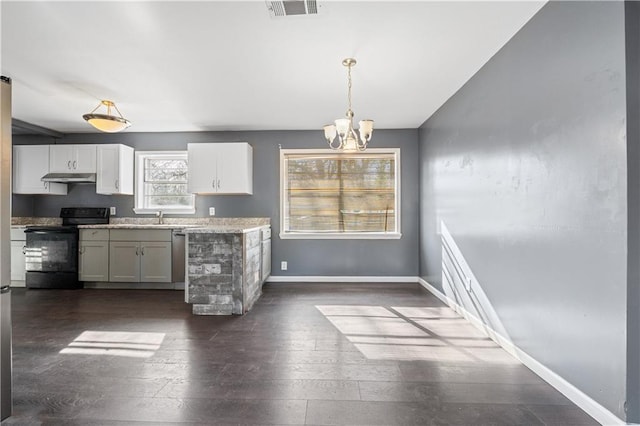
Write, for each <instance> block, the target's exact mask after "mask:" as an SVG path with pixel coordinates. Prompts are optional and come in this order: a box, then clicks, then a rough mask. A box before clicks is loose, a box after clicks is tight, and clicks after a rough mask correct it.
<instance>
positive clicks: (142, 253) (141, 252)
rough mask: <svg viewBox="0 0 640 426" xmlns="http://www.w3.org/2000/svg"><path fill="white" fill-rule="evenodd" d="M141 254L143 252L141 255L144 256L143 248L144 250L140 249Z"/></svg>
mask: <svg viewBox="0 0 640 426" xmlns="http://www.w3.org/2000/svg"><path fill="white" fill-rule="evenodd" d="M140 252H141V253H142V255H143V256H144V247H142V248H141V249H140Z"/></svg>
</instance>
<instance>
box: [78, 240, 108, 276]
mask: <svg viewBox="0 0 640 426" xmlns="http://www.w3.org/2000/svg"><path fill="white" fill-rule="evenodd" d="M78 247H79V248H78V279H79V280H80V281H109V243H108V242H107V241H90V240H89V241H82V240H81V241H80V243H79V246H78Z"/></svg>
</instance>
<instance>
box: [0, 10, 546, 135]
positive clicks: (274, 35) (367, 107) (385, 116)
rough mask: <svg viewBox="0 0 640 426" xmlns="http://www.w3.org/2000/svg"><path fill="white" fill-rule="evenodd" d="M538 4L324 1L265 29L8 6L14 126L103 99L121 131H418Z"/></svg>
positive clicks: (256, 24) (194, 15) (212, 16)
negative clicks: (342, 126)
mask: <svg viewBox="0 0 640 426" xmlns="http://www.w3.org/2000/svg"><path fill="white" fill-rule="evenodd" d="M543 4H544V1H535V2H526V1H497V2H485V1H471V2H461V1H441V2H434V1H411V2H398V1H393V2H381V1H373V2H370V1H356V2H343V1H320V2H319V5H320V9H319V10H320V11H319V14H318V15H316V16H290V17H284V18H271V16H270V15H269V13H268V10H267V6H266V2H264V1H227V2H222V1H198V2H182V1H146V2H125V1H121V2H114V1H109V2H90V1H84V2H80V1H72V2H60V1H49V2H30V1H6V0H3V1H1V2H0V8H1V9H0V19H1V28H2V30H1V31H2V32H1V37H2V38H1V43H2V44H1V46H2V51H1V56H0V60H1V62H0V66H1V72H2V75H6V76H8V77H11V78H12V79H13V117H14V118H17V119H19V120H22V121H26V122H28V123H32V124H36V125H39V126H43V127H47V128H50V129H53V130H57V131H59V132H64V133H67V132H91V131H94V130H93V129H92V128H91V127H90V126H89V125H88V124H87V123H85V122H84V121H83V120H82V114H84V113H87V112H89V111H91V110H92V109H93V108H94V107H95V106H97V105H98V103H99V100H100V99H110V100H113V101H115V102H116V105H117V106H118V107H119V109H120V111H121V112H122V113H123V115H124V116H125V117H126V118H127V119H129V120H130V121H132V122H133V125H132V126H131V127H130V128H129V129H128V130H126V131H127V132H169V131H204V130H293V129H296V130H305V129H320V128H321V127H322V125H324V124H327V123H329V122H331V121H333V120H334V119H336V118H340V117H341V116H342V115H343V114H344V112H345V111H346V108H347V99H346V93H347V73H346V68H345V67H343V66H342V64H341V62H342V59H344V58H347V57H354V58H356V59H357V61H358V64H357V65H356V66H355V67H354V68H353V72H352V74H353V110H354V112H355V119H356V121H358V120H360V119H364V118H370V119H373V120H375V127H376V128H378V129H380V128H386V129H394V128H417V127H419V126H420V125H421V124H422V123H423V122H424V121H425V120H426V119H427V118H428V117H429V116H430V115H431V114H433V113H434V112H435V111H436V110H437V109H438V108H439V107H440V106H441V105H442V104H443V103H444V102H445V101H446V100H447V99H448V98H449V97H451V95H453V94H454V93H455V92H456V91H457V90H458V89H459V88H460V87H461V86H462V85H463V84H464V83H465V82H466V81H467V80H468V79H469V78H470V77H471V76H472V75H473V74H474V73H475V72H476V71H477V70H478V69H480V67H481V66H482V65H483V64H484V63H485V62H486V61H487V60H488V59H489V58H490V57H491V56H492V55H494V54H495V53H496V52H497V51H498V50H499V49H500V48H501V47H502V46H503V45H504V44H505V43H506V42H507V41H508V40H509V39H510V38H511V37H512V36H513V35H514V34H515V33H516V32H517V31H518V30H519V29H520V28H521V27H522V26H523V25H524V24H525V23H526V22H527V21H528V20H529V19H530V18H531V17H532V16H533V15H534V14H535V13H536V12H537V11H538V10H539V9H540V7H542V5H543Z"/></svg>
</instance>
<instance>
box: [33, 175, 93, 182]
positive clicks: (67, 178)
mask: <svg viewBox="0 0 640 426" xmlns="http://www.w3.org/2000/svg"><path fill="white" fill-rule="evenodd" d="M40 180H41V181H43V182H58V183H95V182H96V174H95V173H47V174H46V175H44V176H42V178H41V179H40Z"/></svg>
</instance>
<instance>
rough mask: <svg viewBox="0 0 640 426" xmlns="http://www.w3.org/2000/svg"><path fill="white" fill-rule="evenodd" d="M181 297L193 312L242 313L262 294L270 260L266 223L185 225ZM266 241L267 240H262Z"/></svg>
mask: <svg viewBox="0 0 640 426" xmlns="http://www.w3.org/2000/svg"><path fill="white" fill-rule="evenodd" d="M184 232H185V234H186V235H187V243H186V245H187V249H186V256H187V258H186V264H187V272H186V282H185V301H186V302H187V303H191V304H192V305H193V306H192V311H193V313H194V314H195V315H231V314H235V315H243V314H245V313H246V312H248V311H249V310H250V309H251V307H252V306H253V304H254V303H255V302H256V300H258V298H259V297H260V295H261V294H262V283H263V282H264V280H265V279H266V276H267V274H268V272H267V271H265V267H263V265H269V268H268V269H270V264H271V249H270V235H271V232H270V225H256V224H252V225H244V226H243V225H241V224H238V225H227V226H207V227H198V228H189V229H185V230H184ZM266 243H268V244H266Z"/></svg>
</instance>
